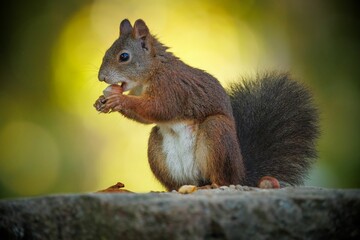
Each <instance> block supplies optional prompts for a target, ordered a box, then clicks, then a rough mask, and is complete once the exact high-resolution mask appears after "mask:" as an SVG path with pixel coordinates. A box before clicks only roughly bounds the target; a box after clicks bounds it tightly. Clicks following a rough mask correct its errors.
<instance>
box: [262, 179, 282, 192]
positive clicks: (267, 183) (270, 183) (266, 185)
mask: <svg viewBox="0 0 360 240" xmlns="http://www.w3.org/2000/svg"><path fill="white" fill-rule="evenodd" d="M258 188H262V189H277V188H281V184H280V182H279V181H278V180H277V179H276V178H274V177H270V176H265V177H262V178H261V179H260V181H259V183H258Z"/></svg>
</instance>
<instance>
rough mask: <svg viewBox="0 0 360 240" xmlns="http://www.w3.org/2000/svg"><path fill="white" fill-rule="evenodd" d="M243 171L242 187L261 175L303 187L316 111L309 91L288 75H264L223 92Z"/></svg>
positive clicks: (311, 156)
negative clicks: (230, 116)
mask: <svg viewBox="0 0 360 240" xmlns="http://www.w3.org/2000/svg"><path fill="white" fill-rule="evenodd" d="M228 93H229V96H230V99H231V104H232V107H233V113H234V117H235V121H236V125H237V135H238V138H239V141H240V147H241V151H242V155H243V159H244V163H245V166H246V175H247V176H246V184H247V185H249V186H256V185H257V183H258V181H259V180H260V178H261V177H263V176H272V177H275V178H277V179H278V180H279V181H282V182H285V183H287V184H290V185H298V184H303V181H304V178H305V177H306V174H307V172H308V170H309V168H310V166H311V164H312V163H313V161H314V159H315V158H316V155H317V154H316V149H315V141H316V139H317V137H318V135H319V127H318V111H317V108H316V107H315V106H314V104H313V100H312V96H311V94H310V92H309V91H308V90H307V89H306V88H305V87H304V86H303V85H302V84H300V83H298V82H296V81H294V80H291V79H290V77H289V75H288V74H279V73H268V74H263V75H258V76H257V77H256V79H254V80H252V81H245V82H243V83H236V84H233V85H232V86H230V89H229V91H228Z"/></svg>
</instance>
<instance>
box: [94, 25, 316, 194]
mask: <svg viewBox="0 0 360 240" xmlns="http://www.w3.org/2000/svg"><path fill="white" fill-rule="evenodd" d="M167 50H168V48H167V47H166V46H165V45H163V44H162V43H160V42H159V41H158V40H157V38H156V37H154V36H153V35H152V34H151V33H150V31H149V29H148V27H147V25H146V24H145V22H144V21H143V20H141V19H138V20H137V21H136V22H135V23H134V26H132V25H131V23H130V22H129V21H128V20H127V19H125V20H123V21H122V22H121V24H120V36H119V38H118V39H117V40H116V41H115V42H114V43H113V44H112V46H111V47H110V48H109V49H108V50H107V52H106V54H105V56H104V58H103V61H102V64H101V67H100V71H99V75H98V78H99V80H100V81H104V82H106V83H108V84H112V86H113V89H114V92H113V93H111V89H110V93H109V92H108V93H107V94H106V97H105V96H100V97H99V99H98V100H97V101H96V102H95V104H94V106H95V108H96V109H97V110H98V111H100V112H103V113H109V112H120V113H121V114H122V115H123V116H125V117H127V118H130V119H132V120H135V121H137V122H140V123H144V124H156V125H155V126H154V127H153V129H152V131H151V134H150V138H149V143H148V161H149V164H150V168H151V170H152V172H153V173H154V175H155V177H156V178H157V179H158V180H159V181H160V183H161V184H162V185H163V186H164V187H165V188H166V189H167V190H169V191H171V190H177V189H178V188H179V187H181V186H182V185H195V186H199V187H201V186H207V185H219V186H224V185H230V184H241V185H248V186H258V185H259V181H260V180H261V179H262V178H263V177H267V176H270V179H271V180H270V182H271V181H272V180H274V181H275V182H277V181H279V182H282V183H286V184H289V185H298V184H302V183H303V180H304V177H305V176H306V174H307V172H308V170H309V168H310V166H311V164H312V163H313V161H314V159H315V157H316V149H315V140H316V139H317V137H318V115H317V109H316V107H315V106H314V104H313V102H312V96H311V94H310V93H309V91H308V90H307V89H306V88H305V87H303V86H302V85H301V84H300V83H298V82H295V81H293V80H291V79H290V77H289V74H286V73H285V74H280V73H268V74H263V75H258V76H257V79H255V80H254V81H245V82H243V83H234V84H233V85H232V86H231V87H230V89H229V90H228V92H226V91H225V89H224V88H223V87H222V86H221V84H220V83H219V81H218V80H217V79H216V78H215V77H213V76H212V75H210V74H208V73H207V72H205V71H203V70H200V69H197V68H193V67H191V66H189V65H187V64H185V63H184V62H182V61H181V60H180V59H179V58H177V57H176V56H174V55H173V54H172V53H171V52H169V51H167ZM119 88H120V89H121V90H119ZM108 90H109V89H108ZM126 91H129V93H128V94H123V92H126ZM267 178H269V177H267ZM260 182H261V181H260ZM277 184H278V183H274V185H277Z"/></svg>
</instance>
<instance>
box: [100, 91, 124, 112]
mask: <svg viewBox="0 0 360 240" xmlns="http://www.w3.org/2000/svg"><path fill="white" fill-rule="evenodd" d="M123 97H124V96H123V95H110V96H109V97H104V96H103V95H102V96H100V97H99V98H98V100H96V102H95V103H94V107H95V108H96V110H97V111H99V112H102V113H109V112H115V111H120V110H122V109H123V107H122V98H123Z"/></svg>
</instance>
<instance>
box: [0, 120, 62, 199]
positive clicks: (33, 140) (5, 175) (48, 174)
mask: <svg viewBox="0 0 360 240" xmlns="http://www.w3.org/2000/svg"><path fill="white" fill-rule="evenodd" d="M0 142H3V143H7V148H4V149H3V150H2V152H1V153H0V181H1V183H2V184H4V185H5V186H6V187H8V188H9V189H11V190H12V191H14V192H15V193H17V194H18V195H21V196H26V195H37V194H41V193H43V192H46V191H49V190H50V189H51V187H53V185H54V184H55V182H56V180H57V177H58V174H59V150H58V146H57V144H56V142H55V140H54V138H53V137H52V136H51V135H50V134H49V132H48V131H47V130H46V129H45V128H43V127H41V126H39V125H36V124H34V123H31V122H24V121H14V122H10V123H9V124H8V125H6V126H5V127H4V128H3V129H1V131H0Z"/></svg>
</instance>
